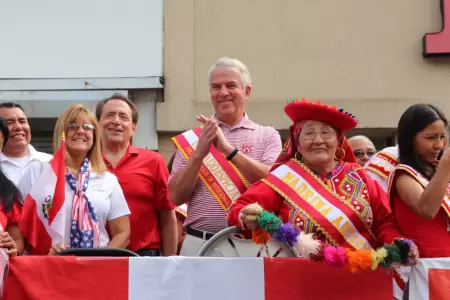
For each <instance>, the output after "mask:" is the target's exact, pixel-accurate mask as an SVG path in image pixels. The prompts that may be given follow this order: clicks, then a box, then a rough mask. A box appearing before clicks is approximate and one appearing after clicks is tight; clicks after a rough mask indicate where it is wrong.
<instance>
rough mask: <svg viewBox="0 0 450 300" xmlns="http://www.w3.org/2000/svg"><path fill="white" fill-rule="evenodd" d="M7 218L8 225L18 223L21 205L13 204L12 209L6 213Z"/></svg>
mask: <svg viewBox="0 0 450 300" xmlns="http://www.w3.org/2000/svg"><path fill="white" fill-rule="evenodd" d="M6 216H7V218H8V225H9V224H14V223H19V221H20V217H21V216H22V206H21V205H19V204H17V203H16V204H14V206H13V208H12V210H11V211H10V212H9V213H7V214H6Z"/></svg>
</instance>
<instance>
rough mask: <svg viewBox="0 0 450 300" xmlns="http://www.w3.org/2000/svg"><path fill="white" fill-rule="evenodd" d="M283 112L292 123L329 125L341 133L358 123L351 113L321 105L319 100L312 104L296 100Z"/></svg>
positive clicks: (303, 100)
mask: <svg viewBox="0 0 450 300" xmlns="http://www.w3.org/2000/svg"><path fill="white" fill-rule="evenodd" d="M284 112H285V113H286V115H287V116H288V117H289V118H290V119H291V120H292V121H293V122H294V123H295V122H297V121H306V120H313V121H319V122H323V123H326V124H329V125H331V126H333V127H334V128H336V129H338V130H340V131H341V132H344V131H347V130H350V129H353V128H355V127H356V126H357V125H358V123H359V122H358V120H357V119H356V117H355V116H354V115H352V114H351V113H348V112H345V111H344V110H343V109H337V107H336V106H329V105H326V104H321V103H320V100H317V102H316V103H314V102H312V101H307V100H306V99H305V98H303V99H302V100H299V99H298V98H297V99H295V100H292V101H290V103H288V104H287V105H286V106H285V107H284Z"/></svg>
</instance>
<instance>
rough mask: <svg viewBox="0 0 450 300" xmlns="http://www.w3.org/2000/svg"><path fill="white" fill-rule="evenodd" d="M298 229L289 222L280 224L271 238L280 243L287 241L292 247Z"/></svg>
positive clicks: (295, 240) (298, 232)
mask: <svg viewBox="0 0 450 300" xmlns="http://www.w3.org/2000/svg"><path fill="white" fill-rule="evenodd" d="M299 234H300V231H299V230H297V229H296V228H295V227H294V226H292V225H291V224H282V225H281V226H280V228H279V229H278V230H277V231H276V232H275V233H274V234H273V238H274V239H276V240H277V241H279V242H281V243H287V244H288V245H289V246H291V247H293V246H294V244H295V243H296V242H297V236H298V235H299Z"/></svg>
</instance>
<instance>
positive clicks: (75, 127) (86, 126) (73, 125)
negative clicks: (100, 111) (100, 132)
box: [67, 123, 95, 131]
mask: <svg viewBox="0 0 450 300" xmlns="http://www.w3.org/2000/svg"><path fill="white" fill-rule="evenodd" d="M80 127H81V128H83V130H84V131H93V130H94V129H95V126H94V125H92V124H77V123H70V124H69V126H67V128H68V129H72V130H78V129H80Z"/></svg>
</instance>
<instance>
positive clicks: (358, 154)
mask: <svg viewBox="0 0 450 300" xmlns="http://www.w3.org/2000/svg"><path fill="white" fill-rule="evenodd" d="M375 153H376V152H375V150H370V149H369V150H367V151H364V150H355V151H353V154H354V155H355V156H356V157H357V158H363V157H364V155H367V157H369V158H370V157H372V156H373V155H374V154H375Z"/></svg>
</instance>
